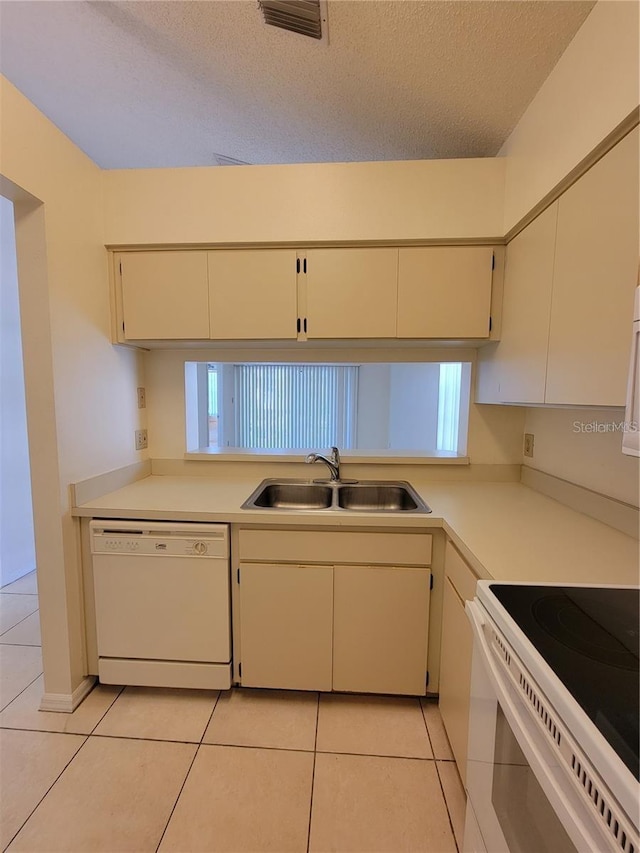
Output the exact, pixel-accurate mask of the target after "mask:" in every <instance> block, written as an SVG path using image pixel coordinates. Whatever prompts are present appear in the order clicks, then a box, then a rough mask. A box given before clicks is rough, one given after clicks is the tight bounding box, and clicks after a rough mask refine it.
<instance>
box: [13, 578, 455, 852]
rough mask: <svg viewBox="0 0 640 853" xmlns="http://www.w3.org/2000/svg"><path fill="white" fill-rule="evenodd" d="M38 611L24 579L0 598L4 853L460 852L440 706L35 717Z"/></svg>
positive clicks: (259, 702)
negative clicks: (5, 852)
mask: <svg viewBox="0 0 640 853" xmlns="http://www.w3.org/2000/svg"><path fill="white" fill-rule="evenodd" d="M17 598H20V599H23V601H21V602H19V603H16V599H17ZM37 604H38V602H37V589H36V586H35V574H34V575H32V576H27V577H26V578H21V579H20V580H19V581H17V582H16V583H15V584H11V585H10V586H7V587H4V588H3V589H2V590H1V591H0V612H1V613H2V617H3V621H2V623H1V624H2V633H1V634H0V655H2V661H1V663H0V666H1V668H2V669H1V672H0V675H1V676H2V678H1V682H2V685H1V686H2V694H1V695H2V698H1V704H0V827H1V829H0V849H2V850H11V851H14V850H15V851H18V850H21V851H28V853H36V852H37V851H42V853H53V851H76V853H93V851H105V853H116V851H118V853H119V851H132V853H143V851H157V850H160V851H176V853H195V851H225V853H232V852H233V853H237V852H238V851H277V853H284V851H309V850H310V851H330V850H331V851H339V852H340V851H363V853H365V851H366V853H372V851H393V853H400V851H411V853H414V851H415V853H417V851H431V853H449V852H451V853H455V851H456V849H460V848H461V844H462V828H463V823H464V807H465V795H464V790H463V788H462V785H461V782H460V778H459V776H458V773H457V770H456V766H455V764H454V762H453V758H452V754H451V748H450V746H449V743H448V741H447V737H446V734H445V732H444V728H443V726H442V720H441V718H440V713H439V711H438V707H437V704H436V703H435V702H433V701H431V700H418V699H406V698H389V697H381V696H348V695H338V694H321V695H318V694H317V693H299V692H294V691H291V692H289V691H275V690H269V691H267V690H249V689H241V690H237V689H236V690H229V691H222V692H220V693H218V692H217V691H203V690H183V691H180V690H159V689H158V690H156V689H145V688H137V687H127V688H125V689H122V688H120V687H110V686H104V685H99V686H97V687H96V688H95V689H94V690H93V691H92V692H91V693H90V694H89V696H88V697H87V698H86V699H85V701H84V702H83V703H82V705H81V706H80V707H79V708H78V709H77V710H76V711H75V713H73V714H54V713H51V712H43V711H39V710H38V704H39V701H40V697H41V695H42V691H43V682H42V664H41V657H40V648H39V645H36V640H37V641H38V643H39V624H38V618H37V617H38V614H37ZM34 605H35V606H34ZM456 842H457V847H456Z"/></svg>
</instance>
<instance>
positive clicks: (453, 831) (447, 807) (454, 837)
mask: <svg viewBox="0 0 640 853" xmlns="http://www.w3.org/2000/svg"><path fill="white" fill-rule="evenodd" d="M435 765H436V775H437V776H438V782H439V783H440V790H441V791H442V799H443V800H444V807H445V809H446V810H447V817H448V818H449V826H450V827H451V835H452V836H453V843H454V844H455V845H456V850H457V851H458V853H460V848H459V847H458V839H457V838H456V833H455V830H454V828H453V819H452V817H451V812H450V811H449V802H448V800H447V795H446V793H445V790H444V785H443V784H442V777H441V776H440V770H439V769H438V762H437V761H436V762H435Z"/></svg>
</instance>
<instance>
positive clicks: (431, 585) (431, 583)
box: [429, 575, 433, 589]
mask: <svg viewBox="0 0 640 853" xmlns="http://www.w3.org/2000/svg"><path fill="white" fill-rule="evenodd" d="M429 589H433V575H431V580H430V581H429Z"/></svg>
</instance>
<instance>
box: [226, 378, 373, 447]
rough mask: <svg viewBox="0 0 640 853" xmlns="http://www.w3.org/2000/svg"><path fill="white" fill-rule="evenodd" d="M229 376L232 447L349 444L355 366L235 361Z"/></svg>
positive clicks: (352, 431) (352, 434)
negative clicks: (232, 389) (231, 380)
mask: <svg viewBox="0 0 640 853" xmlns="http://www.w3.org/2000/svg"><path fill="white" fill-rule="evenodd" d="M233 377H234V411H235V419H234V420H235V446H236V447H246V448H261V449H268V450H271V449H278V448H280V449H281V448H291V449H313V448H324V447H330V446H331V445H334V444H335V445H338V446H339V447H341V448H350V447H353V445H354V440H355V429H356V400H357V384H358V368H357V367H352V366H347V365H327V364H236V365H234V371H233Z"/></svg>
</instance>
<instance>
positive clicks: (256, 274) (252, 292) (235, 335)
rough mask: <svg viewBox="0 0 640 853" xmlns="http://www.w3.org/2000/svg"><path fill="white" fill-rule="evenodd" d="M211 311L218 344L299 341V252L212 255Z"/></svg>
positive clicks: (244, 251) (210, 259)
mask: <svg viewBox="0 0 640 853" xmlns="http://www.w3.org/2000/svg"><path fill="white" fill-rule="evenodd" d="M208 255H209V311H210V325H211V337H212V338H213V339H214V340H247V339H252V340H259V339H270V338H278V339H283V338H295V337H296V335H297V330H296V322H297V317H298V314H297V276H296V252H295V250H292V249H250V250H240V249H238V250H227V249H219V250H217V251H215V252H209V253H208Z"/></svg>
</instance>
